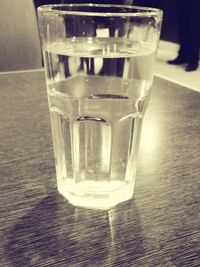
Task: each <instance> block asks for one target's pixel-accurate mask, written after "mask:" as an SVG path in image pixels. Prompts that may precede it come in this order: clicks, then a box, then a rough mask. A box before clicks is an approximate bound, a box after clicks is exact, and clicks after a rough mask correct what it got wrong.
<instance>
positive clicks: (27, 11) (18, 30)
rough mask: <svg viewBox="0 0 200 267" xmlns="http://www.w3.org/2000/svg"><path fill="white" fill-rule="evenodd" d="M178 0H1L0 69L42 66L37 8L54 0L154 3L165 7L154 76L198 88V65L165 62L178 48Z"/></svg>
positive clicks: (162, 7) (146, 4) (199, 81)
mask: <svg viewBox="0 0 200 267" xmlns="http://www.w3.org/2000/svg"><path fill="white" fill-rule="evenodd" d="M176 1H178V0H159V1H158V0H113V1H112V0H96V1H95V0H91V1H86V0H74V1H73V0H71V1H70V0H6V1H0V32H1V35H0V72H7V71H19V70H30V69H36V70H37V69H41V68H42V67H43V66H42V58H41V47H40V40H39V34H38V25H37V14H36V9H37V7H38V6H40V5H44V4H54V3H88V2H90V3H104V4H105V3H111V4H131V5H133V4H134V5H139V6H148V7H157V8H160V9H162V10H163V11H164V19H163V26H162V32H161V41H160V44H159V49H158V60H157V65H156V69H155V74H156V75H157V76H160V77H163V78H166V79H169V80H172V81H175V82H177V83H181V84H183V85H185V86H188V87H190V88H191V89H194V90H199V91H200V75H199V68H198V69H197V70H196V71H192V72H185V70H184V68H183V66H180V65H178V66H174V65H169V64H168V63H167V61H168V60H170V59H174V58H175V57H176V56H177V52H178V50H179V34H178V27H177V25H178V22H177V10H176V9H177V5H176Z"/></svg>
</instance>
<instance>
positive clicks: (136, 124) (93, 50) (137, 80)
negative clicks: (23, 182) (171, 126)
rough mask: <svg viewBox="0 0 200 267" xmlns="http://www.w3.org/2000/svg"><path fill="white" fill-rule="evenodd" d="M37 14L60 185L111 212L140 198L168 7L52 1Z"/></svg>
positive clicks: (77, 199) (73, 198)
mask: <svg viewBox="0 0 200 267" xmlns="http://www.w3.org/2000/svg"><path fill="white" fill-rule="evenodd" d="M38 17H39V28H40V35H41V40H42V46H43V57H44V64H45V73H46V84H47V94H48V100H49V109H50V115H51V125H52V135H53V144H54V154H55V165H56V174H57V184H58V190H59V192H60V193H61V194H62V195H63V196H64V197H65V198H66V199H67V200H68V201H69V202H70V203H72V204H73V205H75V206H82V207H87V208H95V209H110V208H112V207H113V206H115V205H116V204H118V203H121V202H123V201H126V200H129V199H131V198H132V196H133V191H134V183H135V176H136V163H137V151H138V145H139V139H140V132H141V125H142V118H143V115H144V112H145V110H146V107H147V105H148V101H149V98H150V91H151V85H152V80H153V71H154V63H155V55H156V50H157V46H158V41H159V36H160V29H161V21H162V11H161V10H158V9H154V8H145V7H135V6H125V5H121V6H120V5H95V4H69V5H47V6H41V7H39V9H38Z"/></svg>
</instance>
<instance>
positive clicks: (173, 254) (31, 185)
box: [0, 71, 200, 267]
mask: <svg viewBox="0 0 200 267" xmlns="http://www.w3.org/2000/svg"><path fill="white" fill-rule="evenodd" d="M0 114H1V116H0V203H1V204H0V233H1V234H0V266H1V267H7V266H9V267H12V266H14V267H18V266H19V267H29V266H36V267H41V266H42V267H44V266H45V267H46V266H48V267H49V266H52V267H54V266H55V267H60V266H62V267H65V266H67V267H68V266H69V267H71V266H72V267H75V266H78V267H79V266H81V267H82V266H83V267H85V266H90V267H91V266H97V267H99V266H100V267H101V266H122V267H126V266H127V267H135V266H136V267H158V266H163V267H172V266H175V267H184V266H188V267H194V266H195V267H199V266H200V94H199V93H197V92H194V91H191V90H189V89H187V88H184V87H181V86H179V85H176V84H173V83H171V82H167V81H164V80H162V79H159V78H155V80H154V86H153V92H152V98H151V101H150V105H149V108H148V110H147V113H146V115H145V121H144V126H143V132H142V140H141V146H140V153H139V159H138V161H139V164H138V175H137V181H136V188H135V195H134V200H133V201H130V202H129V203H124V204H121V205H119V206H118V207H116V208H114V209H112V210H110V211H109V212H104V211H92V210H84V209H79V208H74V207H72V206H71V205H70V204H68V202H67V201H66V200H65V199H64V198H63V197H62V196H61V195H59V194H58V193H57V189H56V180H55V169H54V162H53V149H52V142H51V130H50V122H49V112H48V104H47V97H46V90H45V83H44V73H43V71H35V72H19V73H10V74H1V75H0Z"/></svg>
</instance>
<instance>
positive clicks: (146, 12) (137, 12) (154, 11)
mask: <svg viewBox="0 0 200 267" xmlns="http://www.w3.org/2000/svg"><path fill="white" fill-rule="evenodd" d="M62 7H102V8H110V7H113V8H119V10H120V8H121V9H123V8H126V9H127V10H129V11H128V12H126V11H124V12H109V11H106V12H104V13H101V12H97V11H77V10H73V11H72V10H71V11H70V10H64V9H63V10H62V9H56V8H62ZM37 10H38V12H39V13H40V12H41V13H46V14H52V15H53V14H54V15H74V16H97V17H110V16H113V17H152V16H156V15H157V16H158V15H160V16H162V14H163V11H162V10H161V9H158V8H154V7H143V6H134V5H133V6H132V5H115V4H92V3H85V4H84V3H82V4H81V3H76V4H51V5H42V6H39V7H38V8H37ZM131 10H132V12H131Z"/></svg>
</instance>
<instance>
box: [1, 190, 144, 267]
mask: <svg viewBox="0 0 200 267" xmlns="http://www.w3.org/2000/svg"><path fill="white" fill-rule="evenodd" d="M132 203H134V202H132ZM7 240H8V241H7V244H6V247H5V252H6V256H7V258H8V260H9V261H10V262H11V264H12V265H13V266H21V267H23V266H24V267H25V266H26V267H27V266H126V265H125V263H126V262H129V263H130V261H131V260H134V259H136V258H137V257H139V256H140V255H141V253H142V251H143V247H142V234H141V231H140V223H139V217H138V214H137V209H136V207H135V205H134V204H130V205H129V204H127V203H126V204H124V206H123V205H120V206H118V207H116V208H115V209H113V210H110V211H96V210H87V209H79V208H74V207H73V206H71V205H70V204H69V203H68V202H67V201H66V200H64V199H63V198H61V197H60V196H59V195H57V194H55V195H53V194H52V195H50V196H48V197H46V198H44V199H43V200H42V201H41V202H40V203H39V204H38V205H36V206H35V207H34V208H33V209H32V210H31V211H30V212H28V213H27V214H26V215H25V216H23V217H22V218H21V219H20V221H19V222H17V224H16V225H15V226H14V227H13V228H12V229H11V230H10V231H9V232H8V235H7ZM120 264H121V265H120Z"/></svg>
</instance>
